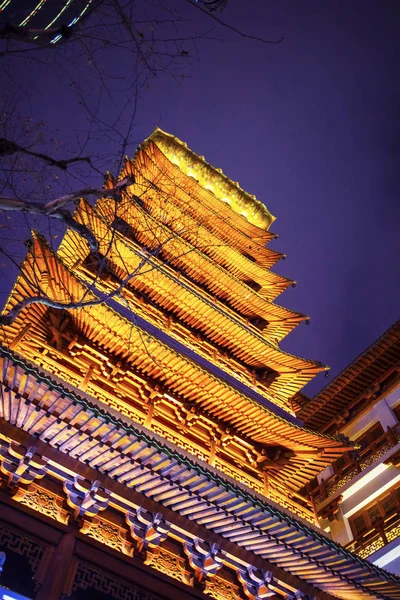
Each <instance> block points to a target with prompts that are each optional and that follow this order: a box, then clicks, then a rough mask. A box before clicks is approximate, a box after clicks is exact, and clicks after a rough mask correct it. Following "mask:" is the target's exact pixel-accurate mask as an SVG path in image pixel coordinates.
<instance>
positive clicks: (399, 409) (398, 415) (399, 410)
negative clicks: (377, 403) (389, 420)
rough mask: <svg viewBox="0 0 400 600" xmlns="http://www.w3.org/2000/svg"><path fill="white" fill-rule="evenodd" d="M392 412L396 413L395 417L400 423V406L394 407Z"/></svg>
mask: <svg viewBox="0 0 400 600" xmlns="http://www.w3.org/2000/svg"><path fill="white" fill-rule="evenodd" d="M392 411H393V412H394V416H395V417H396V419H397V420H398V422H399V423H400V404H398V405H397V406H394V407H393V408H392Z"/></svg>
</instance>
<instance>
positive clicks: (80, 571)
mask: <svg viewBox="0 0 400 600" xmlns="http://www.w3.org/2000/svg"><path fill="white" fill-rule="evenodd" d="M72 589H73V590H96V591H98V592H102V593H103V594H105V595H107V596H110V597H111V598H113V599H114V600H164V599H161V598H160V597H159V596H156V595H154V594H152V593H151V592H148V591H146V590H143V589H141V588H140V587H139V586H136V585H134V584H133V583H128V582H126V581H121V580H118V579H116V578H114V577H112V576H111V575H110V574H108V573H106V572H105V571H103V570H101V569H97V568H95V567H94V566H92V565H89V564H87V563H79V565H78V568H77V571H76V575H75V580H74V583H73V585H72ZM73 598H74V594H72V600H73Z"/></svg>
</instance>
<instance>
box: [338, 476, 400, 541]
mask: <svg viewBox="0 0 400 600" xmlns="http://www.w3.org/2000/svg"><path fill="white" fill-rule="evenodd" d="M399 513H400V487H398V488H395V489H393V490H391V491H390V492H386V493H385V494H384V495H383V496H381V497H380V498H378V499H377V500H374V502H373V503H371V504H370V505H369V506H366V507H365V508H363V509H362V510H361V511H360V512H359V513H357V514H355V515H353V516H352V517H350V519H349V523H350V527H351V530H352V532H353V534H354V537H360V536H361V535H362V534H363V533H365V532H366V531H369V530H370V529H373V528H374V527H375V526H376V524H377V523H379V522H380V523H381V524H382V525H384V522H385V521H386V520H388V519H389V518H390V517H394V518H396V516H398V515H399Z"/></svg>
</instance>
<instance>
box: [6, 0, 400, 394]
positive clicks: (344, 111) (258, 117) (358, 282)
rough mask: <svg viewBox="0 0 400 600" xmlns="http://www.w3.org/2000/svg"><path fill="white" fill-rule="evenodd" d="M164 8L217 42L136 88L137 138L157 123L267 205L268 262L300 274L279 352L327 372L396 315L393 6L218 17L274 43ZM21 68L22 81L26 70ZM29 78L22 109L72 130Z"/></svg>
mask: <svg viewBox="0 0 400 600" xmlns="http://www.w3.org/2000/svg"><path fill="white" fill-rule="evenodd" d="M175 4H177V5H179V6H182V11H183V14H184V15H185V16H186V15H187V16H188V17H190V18H191V19H192V20H194V21H196V20H198V28H199V30H201V29H203V30H207V29H211V28H212V29H213V32H212V34H211V35H213V36H215V37H218V38H221V39H223V40H224V41H223V42H220V41H202V42H199V43H198V44H197V47H198V56H195V57H194V58H193V59H192V62H191V65H190V66H189V67H188V69H187V71H186V75H187V77H186V78H185V79H183V80H182V81H181V82H180V84H177V83H175V82H174V81H172V80H170V79H169V78H167V77H160V78H158V79H157V80H156V81H153V82H152V84H151V86H150V89H148V90H147V91H143V92H142V94H141V98H140V99H139V102H138V106H137V110H136V118H135V123H136V126H135V137H136V139H137V140H140V139H143V138H144V137H147V135H149V133H150V132H151V131H152V130H153V128H154V127H155V126H156V125H158V126H160V127H161V128H163V129H165V130H166V131H168V132H170V133H173V134H175V135H176V136H178V137H179V138H180V139H182V140H184V141H186V142H187V143H188V145H189V147H190V148H192V149H193V150H194V151H196V152H197V153H198V154H201V155H204V156H205V157H206V159H207V160H208V161H209V162H210V163H211V164H213V165H214V166H216V167H221V168H222V169H223V171H224V172H225V173H226V174H227V175H228V176H229V177H231V178H232V179H233V180H234V181H239V182H240V185H241V186H242V187H243V188H244V189H246V190H247V191H248V192H250V193H252V194H255V195H256V196H257V198H258V199H260V200H261V201H263V202H264V203H265V204H266V205H267V206H268V208H269V210H270V211H271V212H272V213H273V214H274V215H275V216H276V218H277V220H276V222H275V223H274V225H273V227H272V230H273V231H274V233H277V234H278V235H279V239H278V240H276V241H275V242H273V244H272V247H274V248H275V249H277V250H279V251H281V252H284V253H285V254H286V255H287V259H286V261H281V262H280V263H278V265H277V266H276V267H275V270H277V271H278V272H279V273H281V274H283V275H286V276H288V277H290V278H293V279H295V280H296V281H297V287H296V289H291V288H289V290H288V291H287V292H286V293H285V294H284V295H282V296H281V297H280V298H279V299H278V302H281V303H282V304H284V305H286V306H288V307H290V308H292V309H294V310H298V311H300V312H304V313H306V314H308V315H310V317H311V324H310V326H308V327H307V326H306V325H304V324H302V325H299V327H298V328H297V329H296V330H295V331H294V332H293V333H292V334H290V335H289V336H288V338H287V339H286V340H285V342H284V343H283V348H284V349H285V350H287V351H290V352H293V353H294V354H299V355H302V356H305V357H308V358H313V359H316V360H320V361H322V362H325V363H326V364H328V365H330V366H331V369H332V370H331V377H332V376H334V375H336V374H337V373H338V372H339V371H340V370H341V369H343V368H344V367H345V366H346V364H348V363H349V362H350V361H351V360H353V359H354V358H355V357H356V356H357V355H358V354H359V353H360V352H361V351H362V350H363V349H365V347H366V346H368V345H369V344H371V343H372V342H373V341H374V340H375V339H376V338H377V337H378V336H379V335H381V334H382V333H383V332H384V331H385V329H387V328H388V327H390V325H391V324H392V323H393V322H394V321H395V320H396V319H397V318H398V317H399V310H398V300H399V287H400V284H399V279H400V277H399V275H400V274H399V268H398V264H399V250H400V244H399V235H398V230H399V225H400V223H399V217H400V211H399V200H398V197H399V191H400V181H399V180H400V175H399V174H400V79H399V65H400V42H399V22H400V19H399V17H400V3H399V1H398V0H393V1H390V0H376V1H374V2H371V1H366V0H363V1H362V0H360V1H356V0H349V1H347V2H339V1H334V0H330V1H326V2H321V0H315V1H310V0H306V1H304V2H299V1H298V0H291V1H289V0H287V1H286V0H271V1H267V0H247V1H243V0H229V1H228V4H227V7H226V9H225V10H224V12H223V13H218V15H219V16H221V18H223V19H224V20H225V21H227V22H229V23H230V24H231V25H233V26H235V27H237V28H239V29H241V30H242V31H245V32H249V33H251V34H253V35H256V36H261V37H263V38H267V39H270V40H274V39H279V38H280V37H281V36H283V37H284V40H283V41H282V42H281V43H280V44H278V45H265V44H262V43H259V42H255V41H250V40H246V39H242V38H241V37H239V36H238V35H235V34H233V33H232V32H230V31H227V30H224V29H223V28H220V27H218V26H217V24H216V23H213V22H212V21H210V20H209V19H207V18H204V17H203V16H202V15H201V14H200V13H199V12H198V11H197V9H196V8H195V7H192V6H190V4H189V2H185V0H176V1H175ZM109 60H110V63H111V64H112V60H113V59H112V56H110V58H109ZM19 64H20V66H19V71H18V72H17V73H16V77H17V78H21V80H22V79H23V78H25V77H26V76H27V71H26V70H25V69H28V70H29V69H31V67H30V66H29V65H27V64H25V65H24V64H23V63H22V62H20V63H19ZM118 68H121V65H119V67H118ZM36 84H37V85H36V86H35V89H34V92H32V95H31V96H30V97H29V102H27V103H26V110H29V111H30V112H31V113H32V114H33V116H34V117H35V118H37V119H44V120H45V121H46V123H47V125H48V126H49V127H51V128H52V127H56V128H57V129H58V130H59V132H60V133H59V135H61V136H62V135H66V134H67V133H68V132H69V133H70V131H71V129H72V128H79V127H81V126H82V123H81V116H80V113H79V107H78V106H77V104H76V102H75V101H72V100H71V98H70V97H69V94H68V89H67V88H66V86H65V82H63V81H62V78H60V77H59V76H57V75H55V74H54V75H52V74H51V73H49V71H48V69H47V70H43V71H41V72H40V73H39V72H38V76H37V82H36ZM110 102H111V101H110ZM110 110H111V104H110ZM105 143H106V142H104V141H102V140H100V141H99V144H100V145H101V144H105ZM100 150H101V148H100ZM134 151H135V146H134V145H132V147H129V148H128V154H129V155H133V153H134ZM0 234H1V230H0ZM1 281H2V283H3V285H4V289H3V290H2V291H3V293H4V292H5V291H7V290H6V288H7V285H10V282H8V284H7V282H6V281H5V279H4V278H2V280H1ZM3 297H4V296H3ZM328 381H329V380H328ZM326 383H327V380H326V379H324V377H323V376H322V375H320V376H319V377H318V378H317V379H316V380H315V382H313V383H312V384H310V385H309V386H308V387H307V388H305V390H304V391H305V392H306V393H308V394H313V393H315V392H316V391H317V390H318V389H320V388H321V387H323V386H324V385H325V384H326Z"/></svg>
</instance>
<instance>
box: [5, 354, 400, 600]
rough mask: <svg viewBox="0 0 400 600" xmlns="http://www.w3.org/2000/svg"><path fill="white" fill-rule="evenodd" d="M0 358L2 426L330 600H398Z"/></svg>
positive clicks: (135, 430)
mask: <svg viewBox="0 0 400 600" xmlns="http://www.w3.org/2000/svg"><path fill="white" fill-rule="evenodd" d="M0 357H1V359H0V367H1V372H2V390H3V391H2V394H1V399H0V416H1V417H3V418H4V419H5V420H6V421H8V422H10V423H12V424H15V425H17V426H18V427H20V428H21V429H22V430H24V431H26V432H28V433H29V434H31V435H34V436H38V437H40V439H42V440H44V441H46V443H48V444H50V445H51V446H53V447H55V448H58V451H59V452H60V453H62V454H67V455H68V456H71V457H74V458H77V459H78V460H79V461H82V462H84V463H85V464H88V465H89V466H93V467H95V468H96V469H98V470H99V471H100V472H101V473H103V474H106V475H109V476H111V477H113V478H114V479H116V480H118V481H119V482H121V483H123V484H124V485H125V486H126V487H127V488H134V489H135V490H136V491H137V492H139V493H143V494H144V495H145V496H147V497H149V498H151V499H153V500H155V501H156V502H159V503H161V504H162V505H164V506H166V507H168V508H170V509H172V510H173V511H174V512H175V513H177V514H179V515H182V516H185V517H188V516H190V519H191V520H193V521H194V522H196V523H199V524H202V525H204V526H205V527H206V528H208V529H210V530H211V531H214V532H216V533H218V534H219V535H221V536H222V537H224V538H226V539H227V540H229V541H231V542H234V543H235V544H237V546H239V547H243V548H245V549H246V550H250V551H252V552H253V553H254V554H255V555H257V556H259V557H261V558H264V559H266V560H268V561H269V562H271V563H273V564H275V565H277V566H278V567H281V568H283V569H284V570H285V571H286V572H288V573H290V574H293V575H296V576H297V577H299V578H301V579H302V580H304V581H305V582H307V583H309V584H312V585H314V586H315V587H316V588H318V589H320V590H321V591H323V592H326V593H329V594H331V595H333V596H334V597H337V598H342V599H343V600H348V599H349V598H352V600H362V599H367V598H376V599H381V600H390V599H392V600H393V599H397V598H400V580H399V579H398V578H396V577H395V576H394V575H391V574H389V573H387V572H385V571H383V570H382V569H379V568H377V567H376V566H374V565H372V564H370V563H368V562H367V561H365V560H362V559H360V558H358V557H356V556H354V555H352V554H351V553H350V552H348V551H346V550H345V549H344V548H342V547H341V546H339V545H338V544H335V543H334V542H332V541H331V540H330V539H328V538H327V537H325V536H324V535H322V534H321V533H320V532H317V531H316V530H315V529H314V528H312V527H310V526H309V525H307V524H305V523H303V522H301V521H300V520H296V519H294V518H292V517H291V516H290V515H289V514H288V513H286V512H285V511H283V510H281V509H279V507H277V506H275V505H273V503H271V502H269V501H266V500H265V499H264V498H262V497H261V496H259V495H257V494H252V493H251V492H250V491H249V490H247V489H246V488H245V487H243V486H241V485H238V484H237V483H236V482H235V481H233V480H229V478H227V477H224V476H221V474H220V473H218V472H217V471H216V470H215V469H212V468H210V467H209V466H207V465H206V464H205V463H201V462H200V461H195V460H193V458H191V457H190V458H189V456H187V455H186V454H185V453H184V452H180V451H178V449H176V448H174V447H173V445H171V444H169V443H165V442H164V441H163V440H162V441H161V440H160V439H157V436H154V435H153V434H152V433H151V432H149V431H147V430H145V429H142V428H141V427H140V426H137V425H132V424H131V423H130V422H127V420H126V419H125V418H124V419H121V418H119V415H117V413H113V412H112V411H109V410H108V409H106V407H104V405H101V404H99V403H98V401H96V400H94V399H91V398H87V397H86V398H82V397H80V396H79V395H77V394H76V393H74V392H73V391H71V390H69V389H67V388H66V387H65V386H63V385H62V384H60V383H59V382H58V381H57V380H55V379H51V378H50V377H49V376H48V375H46V374H44V373H43V372H39V371H38V370H37V369H36V368H35V367H32V366H30V365H29V364H27V363H26V362H25V361H23V360H21V359H20V358H18V357H17V356H16V355H15V354H13V353H12V352H11V351H9V350H6V349H4V348H1V347H0ZM21 397H23V398H24V402H21ZM94 432H95V433H94Z"/></svg>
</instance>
